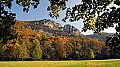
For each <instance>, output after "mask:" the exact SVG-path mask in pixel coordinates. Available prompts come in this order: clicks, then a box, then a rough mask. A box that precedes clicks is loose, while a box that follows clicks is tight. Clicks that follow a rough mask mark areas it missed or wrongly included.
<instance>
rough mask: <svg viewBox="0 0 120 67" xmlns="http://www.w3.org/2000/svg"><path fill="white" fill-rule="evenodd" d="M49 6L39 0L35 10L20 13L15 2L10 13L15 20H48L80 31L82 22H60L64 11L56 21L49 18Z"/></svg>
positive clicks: (71, 1)
mask: <svg viewBox="0 0 120 67" xmlns="http://www.w3.org/2000/svg"><path fill="white" fill-rule="evenodd" d="M79 3H81V2H80V0H69V1H68V3H67V6H68V7H72V6H74V5H75V4H79ZM48 5H49V1H48V0H40V5H38V7H37V9H33V8H32V7H31V8H30V11H29V13H25V12H23V11H22V7H21V6H19V5H16V4H15V2H13V4H12V6H13V7H12V12H14V13H16V15H17V17H16V19H17V20H41V19H50V20H54V21H55V22H57V23H60V24H62V25H64V24H71V25H73V26H75V27H76V28H78V29H79V30H80V31H81V29H82V27H83V23H82V20H80V21H77V22H72V23H71V22H69V21H68V22H67V23H65V22H62V21H61V20H62V18H64V17H65V11H60V17H59V18H58V19H55V18H51V17H49V15H48V14H49V12H48V11H47V7H48ZM105 32H109V33H111V32H115V30H114V29H113V28H111V29H108V30H105ZM82 34H84V35H87V34H93V32H92V31H87V32H82Z"/></svg>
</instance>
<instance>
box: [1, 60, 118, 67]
mask: <svg viewBox="0 0 120 67" xmlns="http://www.w3.org/2000/svg"><path fill="white" fill-rule="evenodd" d="M0 67H120V59H112V60H111V59H110V60H78V61H74V60H71V61H0Z"/></svg>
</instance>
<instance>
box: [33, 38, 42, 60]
mask: <svg viewBox="0 0 120 67" xmlns="http://www.w3.org/2000/svg"><path fill="white" fill-rule="evenodd" d="M32 58H33V59H34V60H40V59H41V58H42V50H41V47H40V42H39V41H38V40H37V39H35V40H33V47H32Z"/></svg>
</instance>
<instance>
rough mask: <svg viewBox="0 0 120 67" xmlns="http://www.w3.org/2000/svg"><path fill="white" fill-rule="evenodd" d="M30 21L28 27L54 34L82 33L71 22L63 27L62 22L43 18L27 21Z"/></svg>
mask: <svg viewBox="0 0 120 67" xmlns="http://www.w3.org/2000/svg"><path fill="white" fill-rule="evenodd" d="M25 22H27V23H28V25H27V26H26V27H27V28H31V29H32V30H34V31H37V32H40V33H44V34H48V35H54V36H63V35H68V34H69V35H80V32H79V30H78V29H77V28H76V27H74V26H71V25H69V24H66V25H64V27H62V25H61V24H59V23H56V22H54V21H52V20H48V19H43V20H36V21H25Z"/></svg>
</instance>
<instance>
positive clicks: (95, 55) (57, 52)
mask: <svg viewBox="0 0 120 67" xmlns="http://www.w3.org/2000/svg"><path fill="white" fill-rule="evenodd" d="M25 24H26V23H24V22H21V23H18V22H16V24H15V25H14V27H13V28H12V29H13V30H14V32H15V33H14V34H16V35H17V38H16V39H13V40H9V41H8V42H7V44H0V60H71V59H104V58H108V57H109V48H108V47H107V46H106V45H105V44H104V42H102V41H98V39H91V38H88V37H86V36H80V37H66V36H61V37H60V36H48V35H45V34H40V33H37V32H35V31H33V30H31V29H27V28H26V27H25Z"/></svg>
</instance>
